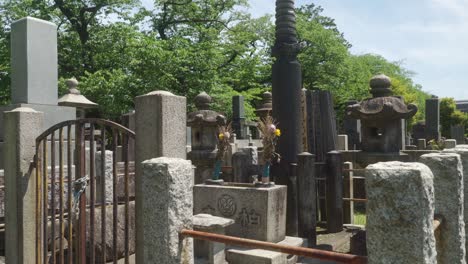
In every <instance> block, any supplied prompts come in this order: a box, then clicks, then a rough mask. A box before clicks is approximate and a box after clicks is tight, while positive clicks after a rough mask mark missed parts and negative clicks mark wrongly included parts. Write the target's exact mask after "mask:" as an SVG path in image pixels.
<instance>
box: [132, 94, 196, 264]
mask: <svg viewBox="0 0 468 264" xmlns="http://www.w3.org/2000/svg"><path fill="white" fill-rule="evenodd" d="M186 108H187V100H186V98H185V97H182V96H176V95H173V94H172V93H170V92H166V91H155V92H151V93H148V94H146V95H142V96H138V97H136V98H135V135H136V137H135V170H136V176H135V193H136V194H137V195H136V196H135V198H136V200H135V214H136V219H135V221H136V261H137V263H156V262H151V261H150V262H147V261H143V258H144V249H145V246H144V245H145V243H147V242H148V243H152V242H153V241H152V240H154V238H149V239H145V238H146V237H148V234H147V230H146V229H145V225H144V221H148V219H147V218H146V215H147V212H146V210H145V209H144V208H145V200H144V199H150V198H152V197H155V194H156V192H155V190H151V189H146V186H145V183H144V181H143V171H142V162H143V161H145V160H149V159H152V158H157V157H163V156H164V157H170V158H181V159H185V158H186V140H187V135H186V133H187V129H186V123H187V111H186ZM191 180H192V181H193V178H192V179H191ZM145 190H146V191H147V192H146V193H145V192H144V191H145ZM166 213H167V212H166ZM151 220H152V221H154V220H155V219H151ZM154 226H155V227H156V226H157V225H154ZM157 227H158V228H159V226H157ZM158 263H162V262H158Z"/></svg>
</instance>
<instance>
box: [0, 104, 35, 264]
mask: <svg viewBox="0 0 468 264" xmlns="http://www.w3.org/2000/svg"><path fill="white" fill-rule="evenodd" d="M4 120H5V123H4V125H5V127H4V132H5V134H4V135H5V146H4V153H3V159H4V164H5V237H6V240H7V242H6V243H5V251H6V259H5V261H6V263H11V264H21V263H35V262H36V258H35V256H36V254H35V253H36V243H35V242H36V237H35V234H36V174H35V173H34V172H35V170H34V166H32V163H31V162H33V160H34V155H35V152H36V150H35V146H36V137H37V136H39V134H40V132H41V131H42V122H43V113H41V112H36V111H34V110H33V109H31V108H25V107H20V108H16V109H14V110H12V111H10V112H4Z"/></svg>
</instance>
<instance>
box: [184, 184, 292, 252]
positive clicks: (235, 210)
mask: <svg viewBox="0 0 468 264" xmlns="http://www.w3.org/2000/svg"><path fill="white" fill-rule="evenodd" d="M193 192H194V213H195V214H200V213H205V214H211V215H214V216H221V217H225V218H230V219H233V220H234V221H235V223H234V224H233V225H231V226H229V227H227V228H226V234H227V235H231V236H236V237H243V238H250V239H256V240H261V241H268V242H274V243H276V242H279V241H281V240H283V239H284V237H285V234H286V233H285V232H286V230H285V227H286V186H280V185H277V186H273V187H269V188H255V187H254V185H247V186H245V187H244V186H243V187H239V186H229V185H224V186H220V185H204V184H200V185H195V187H194V189H193Z"/></svg>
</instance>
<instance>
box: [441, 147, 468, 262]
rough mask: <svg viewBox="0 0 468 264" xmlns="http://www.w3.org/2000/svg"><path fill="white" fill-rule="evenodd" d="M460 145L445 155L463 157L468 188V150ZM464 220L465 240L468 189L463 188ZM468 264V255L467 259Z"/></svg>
mask: <svg viewBox="0 0 468 264" xmlns="http://www.w3.org/2000/svg"><path fill="white" fill-rule="evenodd" d="M463 147H464V146H460V145H458V146H457V147H456V148H453V149H445V150H444V153H456V154H459V155H460V157H461V162H462V168H463V186H468V148H463ZM463 219H464V221H465V239H466V237H467V236H468V228H466V226H467V225H468V187H467V188H465V187H464V188H463ZM466 252H468V243H465V255H466ZM465 260H466V261H467V262H468V255H467V256H466V257H465Z"/></svg>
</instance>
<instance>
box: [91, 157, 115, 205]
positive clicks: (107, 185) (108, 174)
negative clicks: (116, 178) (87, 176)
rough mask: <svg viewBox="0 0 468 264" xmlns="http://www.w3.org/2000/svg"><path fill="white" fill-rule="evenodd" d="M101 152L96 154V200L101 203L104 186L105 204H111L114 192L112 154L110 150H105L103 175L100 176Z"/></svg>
mask: <svg viewBox="0 0 468 264" xmlns="http://www.w3.org/2000/svg"><path fill="white" fill-rule="evenodd" d="M101 155H102V154H101V151H97V152H96V155H95V157H96V198H97V199H96V200H97V201H102V191H101V190H102V185H103V184H104V189H105V190H106V192H105V202H106V203H112V199H113V198H112V197H113V194H114V191H113V189H112V179H113V174H112V166H113V161H114V158H113V152H112V151H110V150H106V153H105V154H104V155H105V160H104V162H105V163H104V175H102V171H101V166H102V165H101V164H102V161H101V160H102V156H101Z"/></svg>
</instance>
